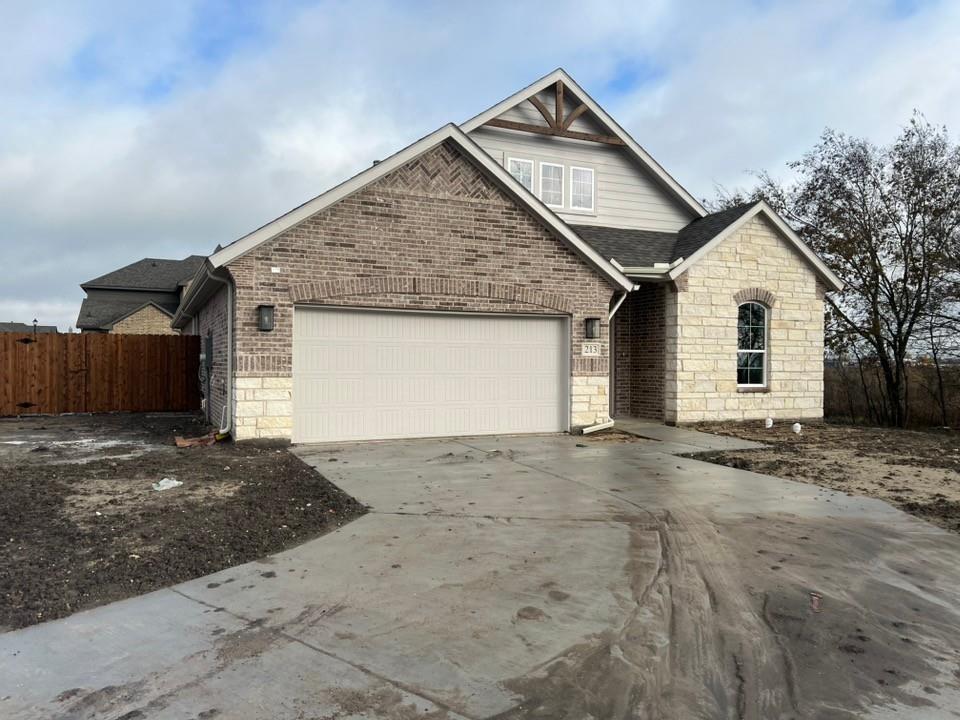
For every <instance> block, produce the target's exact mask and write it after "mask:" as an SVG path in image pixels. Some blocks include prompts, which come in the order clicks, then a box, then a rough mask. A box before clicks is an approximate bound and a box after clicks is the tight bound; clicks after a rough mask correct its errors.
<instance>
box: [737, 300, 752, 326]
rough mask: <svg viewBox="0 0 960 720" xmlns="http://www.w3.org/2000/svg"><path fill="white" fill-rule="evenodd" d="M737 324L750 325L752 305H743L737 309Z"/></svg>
mask: <svg viewBox="0 0 960 720" xmlns="http://www.w3.org/2000/svg"><path fill="white" fill-rule="evenodd" d="M737 325H750V306H749V305H741V306H740V308H739V309H738V311H737Z"/></svg>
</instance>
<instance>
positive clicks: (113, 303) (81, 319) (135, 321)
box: [77, 255, 205, 335]
mask: <svg viewBox="0 0 960 720" xmlns="http://www.w3.org/2000/svg"><path fill="white" fill-rule="evenodd" d="M204 260H205V258H204V257H203V256H202V255H191V256H190V257H187V258H184V259H183V260H163V259H161V258H144V259H143V260H138V261H137V262H135V263H131V264H130V265H127V266H125V267H122V268H120V269H119V270H114V271H113V272H110V273H107V274H106V275H101V276H100V277H98V278H95V279H93V280H89V281H87V282H85V283H83V284H81V285H80V287H82V288H83V289H84V291H85V292H86V293H87V297H86V298H84V300H83V304H82V305H81V306H80V315H79V316H78V317H77V327H78V328H79V329H80V330H82V331H83V332H85V333H91V332H95V333H116V334H128V335H171V334H176V333H179V332H180V331H179V330H175V329H173V328H172V327H171V326H170V320H171V318H172V317H173V314H174V313H175V312H176V311H177V306H178V305H179V304H180V300H181V298H182V297H183V293H184V291H185V290H186V289H187V287H188V286H189V284H190V280H191V279H192V278H193V276H194V274H195V273H196V272H197V269H198V268H200V267H202V266H203V263H204Z"/></svg>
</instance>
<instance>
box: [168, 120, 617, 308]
mask: <svg viewBox="0 0 960 720" xmlns="http://www.w3.org/2000/svg"><path fill="white" fill-rule="evenodd" d="M446 140H451V141H453V142H455V143H456V144H457V145H458V146H459V147H460V148H461V149H462V150H463V151H464V152H465V153H466V154H467V155H469V156H470V158H471V159H472V160H473V161H474V162H475V163H476V164H477V165H479V166H480V167H481V168H482V169H483V170H484V171H485V172H486V173H487V174H488V175H489V176H491V177H493V178H494V179H495V181H496V182H497V183H498V184H499V185H501V186H502V187H503V188H504V189H505V190H507V191H508V192H509V193H510V194H511V195H513V196H514V198H516V199H517V200H518V201H519V202H520V203H521V204H523V205H525V206H526V207H527V208H528V209H529V210H531V211H532V213H533V214H534V215H536V216H537V217H539V218H540V219H541V221H542V222H543V223H544V224H545V225H547V226H548V228H550V229H551V230H553V232H554V233H555V234H556V235H557V236H558V237H559V238H560V239H561V240H562V241H563V242H564V244H566V245H567V246H568V247H570V248H571V249H572V250H574V252H577V253H579V254H580V256H581V257H583V258H584V259H585V260H587V261H588V263H589V264H590V265H592V266H593V267H594V269H595V270H597V271H599V272H600V273H601V274H602V275H604V276H605V277H607V278H608V279H609V280H610V281H612V282H613V283H614V284H616V285H618V286H619V287H621V288H623V289H624V290H628V289H631V288H632V287H633V283H631V282H630V280H629V279H628V278H627V277H626V276H625V275H623V274H622V273H621V272H620V271H618V270H617V269H616V268H615V267H613V266H612V265H611V264H610V263H609V262H608V261H607V260H606V259H605V258H603V257H602V256H601V255H600V254H598V253H597V252H596V251H595V250H594V249H593V248H592V247H590V245H588V244H587V243H586V242H584V241H583V240H582V239H581V238H580V236H578V235H577V234H576V233H575V232H574V231H573V230H572V229H571V228H570V226H568V225H567V224H566V223H565V222H563V220H561V219H560V218H559V217H558V216H557V214H556V213H554V212H553V211H552V210H550V209H549V208H548V207H547V206H546V205H544V204H543V203H542V202H541V201H540V199H539V198H537V197H536V196H534V195H533V193H531V192H530V191H529V190H527V189H526V188H525V187H523V186H522V185H521V184H520V183H519V182H518V181H517V180H516V179H515V178H514V177H513V176H512V175H510V173H508V172H507V171H506V169H505V168H504V167H503V166H501V165H500V164H498V163H496V162H495V161H494V160H493V158H491V157H490V155H488V154H487V153H486V152H485V151H484V150H483V149H482V148H481V147H480V146H479V145H477V144H476V143H475V142H474V141H473V140H472V139H471V138H470V137H468V136H467V135H466V133H464V132H463V131H462V130H461V129H460V128H458V127H457V126H456V125H453V124H449V123H448V124H447V125H444V126H443V127H441V128H439V129H438V130H435V131H434V132H432V133H430V134H429V135H427V136H426V137H424V138H421V139H420V140H418V141H417V142H415V143H413V144H412V145H409V146H407V147H406V148H404V149H403V150H400V151H399V152H397V153H394V154H393V155H391V156H390V157H388V158H386V159H385V160H382V161H381V162H379V163H377V164H376V165H373V166H372V167H369V168H367V169H366V170H364V171H363V172H361V173H359V174H357V175H354V176H353V177H352V178H350V179H349V180H346V181H345V182H343V183H340V184H339V185H337V186H335V187H333V188H331V189H330V190H328V191H327V192H325V193H323V194H321V195H318V196H317V197H315V198H313V199H312V200H309V201H308V202H306V203H304V204H302V205H300V206H299V207H296V208H294V209H293V210H291V211H290V212H288V213H286V214H285V215H282V216H280V217H279V218H277V219H275V220H273V221H272V222H270V223H267V224H266V225H264V226H262V227H261V228H259V229H257V230H255V231H253V232H252V233H249V234H247V235H245V236H243V237H242V238H240V239H239V240H237V241H235V242H233V243H231V244H230V245H228V246H227V247H225V248H223V249H221V250H219V251H218V252H215V253H213V255H211V256H210V257H209V258H208V259H207V262H208V263H209V264H210V266H211V267H212V268H213V269H217V268H221V267H223V266H225V265H226V264H227V263H230V262H232V261H233V260H236V259H237V258H239V257H241V256H242V255H245V254H246V253H248V252H251V251H252V250H254V249H255V248H257V247H259V246H260V245H262V244H263V243H265V242H268V241H269V240H272V239H273V238H275V237H276V236H277V235H279V234H280V233H282V232H284V231H286V230H288V229H290V228H291V227H293V226H295V225H297V224H299V223H301V222H303V221H304V220H306V219H307V218H309V217H311V216H313V215H315V214H316V213H318V212H321V211H323V210H325V209H326V208H328V207H330V206H331V205H333V204H334V203H336V202H339V201H340V200H343V199H344V198H346V197H348V196H349V195H352V194H353V193H355V192H359V191H360V190H362V189H363V188H365V187H366V186H368V185H369V184H370V183H372V182H374V181H375V180H377V179H379V178H381V177H383V176H384V175H386V174H388V173H390V172H392V171H394V170H396V169H398V168H400V167H402V166H403V165H405V164H407V163H408V162H410V161H411V160H413V159H415V158H417V157H419V156H420V155H422V154H423V153H425V152H427V151H428V150H430V149H432V148H434V147H436V146H437V145H439V144H440V143H442V142H444V141H446ZM193 290H194V288H193V286H191V289H190V291H189V292H188V294H187V298H184V303H181V307H184V306H185V304H186V301H187V300H188V299H190V298H191V297H192V296H193V295H194V292H193ZM179 321H180V317H179V311H178V315H177V316H176V317H175V319H174V322H179Z"/></svg>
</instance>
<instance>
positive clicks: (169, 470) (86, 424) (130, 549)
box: [0, 414, 365, 629]
mask: <svg viewBox="0 0 960 720" xmlns="http://www.w3.org/2000/svg"><path fill="white" fill-rule="evenodd" d="M204 430H205V427H204V426H203V424H202V423H201V422H200V421H199V420H198V419H197V418H194V417H191V416H183V415H135V414H116V415H91V416H70V417H32V418H24V419H21V420H0V442H5V443H8V444H6V445H3V446H0V497H3V499H4V501H3V503H0V528H2V533H3V535H2V537H0V629H2V628H6V629H12V628H20V627H24V626H27V625H31V624H33V623H37V622H43V621H46V620H53V619H55V618H58V617H63V616H65V615H69V614H71V613H73V612H76V611H78V610H83V609H87V608H90V607H94V606H96V605H100V604H103V603H106V602H112V601H114V600H120V599H123V598H126V597H130V596H132V595H139V594H142V593H146V592H150V591H152V590H157V589H159V588H162V587H166V586H169V585H172V584H175V583H179V582H183V581H185V580H190V579H192V578H195V577H199V576H202V575H207V574H209V573H214V572H217V571H219V570H222V569H224V568H227V567H230V566H233V565H238V564H240V563H244V562H248V561H250V560H253V559H256V558H260V557H263V556H266V555H269V554H271V553H275V552H278V551H280V550H283V549H285V548H288V547H291V546H293V545H297V544H299V543H302V542H304V541H306V540H309V539H311V538H313V537H317V536H318V535H321V534H323V533H324V532H327V531H330V530H333V529H336V528H338V527H340V526H342V525H343V524H344V523H346V522H348V521H349V520H351V519H353V518H354V517H357V516H358V515H360V514H362V513H363V512H365V508H364V507H363V506H362V505H360V504H359V503H358V502H356V501H355V500H354V499H353V498H351V497H350V496H348V495H346V494H345V493H343V492H342V491H340V490H339V489H338V488H337V487H335V486H334V485H332V484H331V483H329V482H328V481H327V480H325V479H324V478H323V477H322V476H320V475H319V474H317V472H316V471H314V470H313V469H312V468H310V467H309V466H308V465H306V464H305V463H303V462H302V461H301V460H300V459H299V458H297V457H295V456H294V455H292V454H291V453H290V452H288V451H287V448H286V446H285V445H283V444H281V443H268V442H255V443H241V444H239V445H237V444H232V443H223V444H218V445H215V446H213V447H199V448H184V449H178V448H176V447H174V445H173V436H174V435H175V434H183V435H200V434H202V433H203V432H204ZM21 438H22V440H21ZM96 438H100V439H101V440H95V439H96ZM12 443H17V444H12ZM36 447H44V448H47V450H46V451H44V452H31V450H32V449H33V448H36ZM121 447H122V448H127V447H133V448H138V449H139V450H143V451H144V452H143V453H142V454H140V455H138V456H137V457H135V458H118V457H109V455H110V454H111V452H110V449H113V450H116V449H117V448H121ZM71 453H80V455H81V456H82V459H83V462H59V461H60V460H69V459H70V457H69V456H70V454H71ZM164 477H174V478H176V479H177V480H180V481H182V482H183V485H182V486H180V487H176V488H173V489H170V490H165V491H162V492H157V491H155V490H153V489H152V483H154V482H157V481H158V480H160V479H161V478H164Z"/></svg>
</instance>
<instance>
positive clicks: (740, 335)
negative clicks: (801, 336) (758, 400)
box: [737, 302, 767, 387]
mask: <svg viewBox="0 0 960 720" xmlns="http://www.w3.org/2000/svg"><path fill="white" fill-rule="evenodd" d="M766 384H767V308H766V307H764V306H763V305H761V304H760V303H758V302H746V303H743V304H742V305H741V306H740V308H739V312H738V313H737V385H739V386H741V387H765V386H766Z"/></svg>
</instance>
